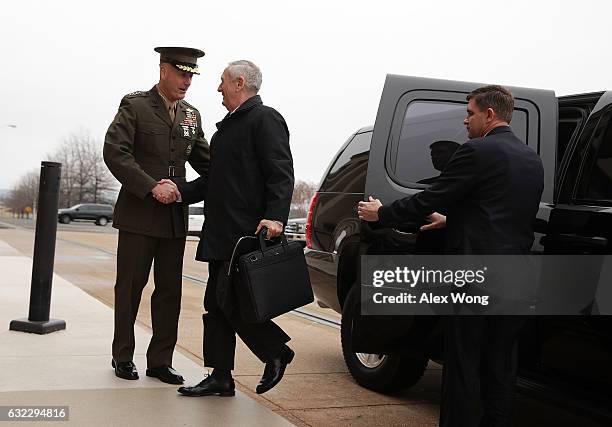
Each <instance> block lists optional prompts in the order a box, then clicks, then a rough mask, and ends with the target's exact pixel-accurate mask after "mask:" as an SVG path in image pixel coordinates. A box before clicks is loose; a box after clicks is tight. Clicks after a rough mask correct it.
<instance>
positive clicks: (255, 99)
mask: <svg viewBox="0 0 612 427" xmlns="http://www.w3.org/2000/svg"><path fill="white" fill-rule="evenodd" d="M260 104H263V102H262V101H261V97H260V96H259V95H255V96H252V97H250V98H249V99H247V100H246V101H244V102H243V103H242V105H240V107H238V108H237V109H236V111H234V112H233V113H227V114H226V115H225V117H224V118H223V120H221V121H220V122H219V123H217V129H220V128H221V126H224V125H225V124H226V123H227V121H228V120H229V118H230V117H236V116H239V115H241V114H244V113H245V112H246V111H249V110H251V109H252V108H253V107H255V106H257V105H260Z"/></svg>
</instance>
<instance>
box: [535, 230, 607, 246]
mask: <svg viewBox="0 0 612 427" xmlns="http://www.w3.org/2000/svg"><path fill="white" fill-rule="evenodd" d="M540 243H541V244H542V245H547V244H551V243H566V244H567V243H570V244H574V245H581V246H593V247H597V248H605V247H606V246H608V239H606V238H605V237H600V236H593V237H590V236H581V235H579V234H565V233H560V234H551V235H548V236H543V237H542V238H541V239H540Z"/></svg>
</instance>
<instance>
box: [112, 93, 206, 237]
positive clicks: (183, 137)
mask: <svg viewBox="0 0 612 427" xmlns="http://www.w3.org/2000/svg"><path fill="white" fill-rule="evenodd" d="M209 160H210V151H209V146H208V142H207V141H206V139H205V138H204V132H203V130H202V119H201V117H200V113H199V112H198V110H196V109H195V108H194V107H193V106H191V105H190V104H188V103H187V102H185V101H183V100H180V101H179V102H178V105H177V109H176V117H175V120H174V122H172V121H171V120H170V114H169V113H168V112H167V111H166V108H165V105H164V102H163V100H162V98H161V96H160V95H159V93H158V92H157V88H156V87H153V88H152V89H151V90H150V91H148V92H134V93H131V94H129V95H126V96H125V97H123V99H122V100H121V104H120V105H119V111H118V112H117V115H116V116H115V119H114V120H113V122H112V123H111V125H110V126H109V128H108V131H107V132H106V138H105V140H104V162H105V163H106V165H107V166H108V168H109V169H110V171H111V173H112V174H113V175H114V176H115V178H117V180H118V181H119V182H120V183H121V191H120V192H119V198H118V199H117V203H116V205H115V212H114V216H113V226H114V227H115V228H118V229H120V230H125V231H129V232H132V233H137V234H144V235H147V236H152V237H167V238H171V237H185V236H186V234H187V225H188V224H187V218H188V216H187V215H188V207H187V206H186V205H183V204H181V203H173V204H169V205H164V204H162V203H159V202H157V201H156V200H155V199H154V198H153V196H152V195H151V190H152V189H153V187H155V185H156V184H157V181H158V180H160V179H162V178H168V177H170V176H171V175H172V174H174V175H175V176H176V178H174V179H175V180H176V181H179V182H180V181H182V182H185V162H186V161H189V163H190V164H191V166H192V167H193V168H194V169H195V170H196V171H197V172H198V173H199V174H200V175H202V176H204V177H206V175H207V173H208V164H209ZM171 166H173V167H174V170H172V169H171V168H170V167H171ZM204 179H205V178H204Z"/></svg>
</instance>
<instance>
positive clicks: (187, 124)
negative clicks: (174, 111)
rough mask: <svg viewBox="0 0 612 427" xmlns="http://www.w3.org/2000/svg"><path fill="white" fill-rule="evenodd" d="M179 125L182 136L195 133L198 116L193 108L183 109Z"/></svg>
mask: <svg viewBox="0 0 612 427" xmlns="http://www.w3.org/2000/svg"><path fill="white" fill-rule="evenodd" d="M180 126H181V128H182V129H183V136H185V137H189V135H195V133H196V129H197V128H198V117H197V115H196V113H195V111H194V110H193V109H191V108H187V109H186V110H185V118H184V119H183V121H182V122H181V124H180Z"/></svg>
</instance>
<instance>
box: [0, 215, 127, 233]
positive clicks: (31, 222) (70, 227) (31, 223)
mask: <svg viewBox="0 0 612 427" xmlns="http://www.w3.org/2000/svg"><path fill="white" fill-rule="evenodd" d="M1 223H5V224H11V225H14V226H16V227H20V228H25V229H28V230H35V229H36V220H35V219H33V218H29V219H27V218H13V217H10V216H1V217H0V227H2V224H1ZM57 231H81V232H84V233H110V234H117V229H115V228H113V227H112V226H111V224H110V223H109V224H108V225H106V226H104V227H102V226H99V225H96V224H95V223H93V222H91V221H72V222H71V223H70V224H60V223H59V222H58V224H57Z"/></svg>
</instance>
